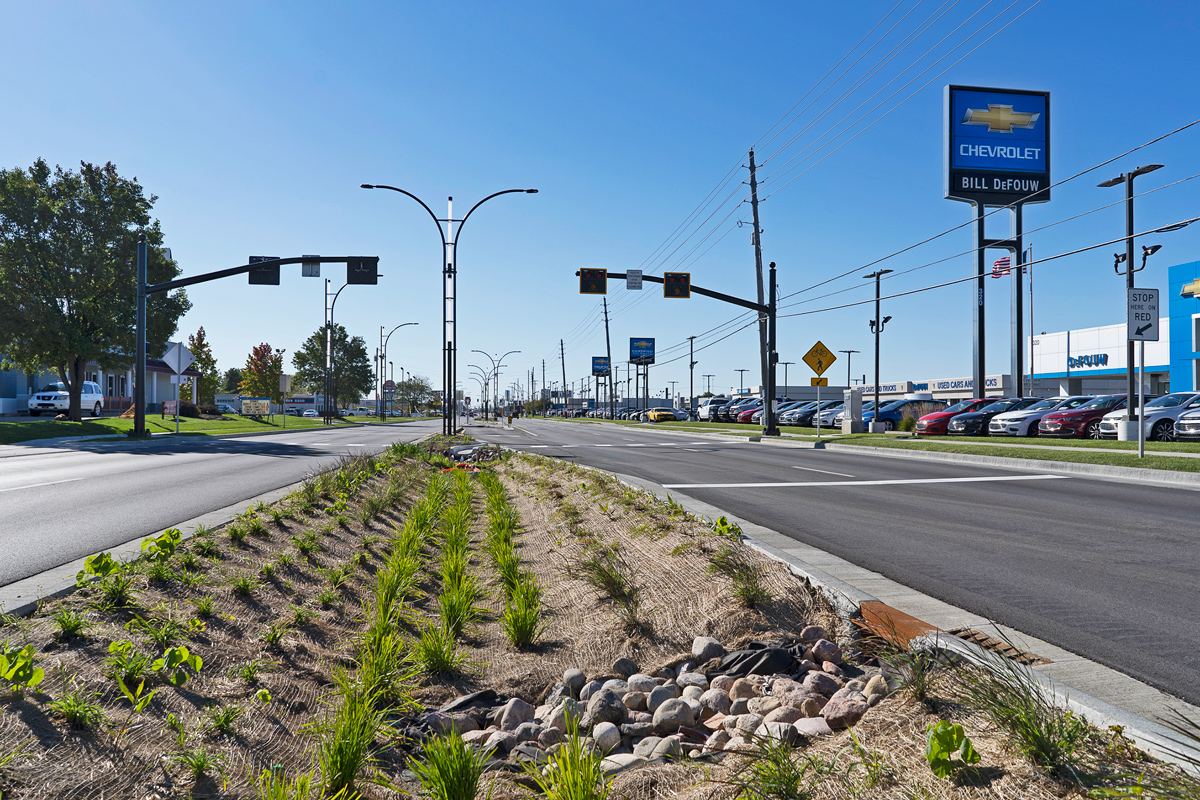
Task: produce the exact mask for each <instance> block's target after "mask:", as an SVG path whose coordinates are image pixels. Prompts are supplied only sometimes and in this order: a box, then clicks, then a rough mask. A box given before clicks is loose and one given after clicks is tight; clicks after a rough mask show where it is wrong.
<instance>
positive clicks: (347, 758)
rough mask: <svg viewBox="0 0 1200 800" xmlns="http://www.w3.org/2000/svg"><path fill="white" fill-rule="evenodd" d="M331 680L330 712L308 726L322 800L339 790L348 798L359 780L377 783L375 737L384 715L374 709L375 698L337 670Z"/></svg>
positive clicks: (328, 702) (328, 703)
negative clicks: (314, 740) (313, 740)
mask: <svg viewBox="0 0 1200 800" xmlns="http://www.w3.org/2000/svg"><path fill="white" fill-rule="evenodd" d="M334 680H335V682H336V684H337V688H336V689H335V691H334V699H333V700H332V701H327V705H328V706H332V709H331V710H327V711H326V712H325V715H324V716H323V717H322V718H321V719H320V720H318V721H316V722H314V723H313V724H312V730H313V732H314V733H315V734H316V738H317V760H318V761H319V762H320V764H321V775H322V778H323V781H324V784H325V793H326V796H330V795H337V793H338V792H341V791H343V790H346V793H347V795H350V790H352V789H353V788H354V783H355V781H356V780H358V779H359V778H360V777H365V778H366V780H368V781H372V782H376V781H378V780H379V774H378V771H377V770H376V769H375V768H374V764H375V760H376V754H377V750H376V747H375V737H376V735H377V734H378V733H379V730H380V728H381V727H382V726H383V714H384V712H383V711H381V710H380V709H378V708H377V707H376V703H375V698H374V697H372V696H371V695H370V694H368V693H367V692H366V691H364V690H363V689H362V688H361V687H360V686H358V685H357V684H356V683H355V681H354V680H353V679H352V678H350V677H349V676H348V675H347V674H346V673H345V672H344V671H341V670H339V671H338V673H337V674H336V675H335V676H334ZM363 773H367V775H365V776H364V775H363Z"/></svg>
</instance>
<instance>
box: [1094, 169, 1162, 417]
mask: <svg viewBox="0 0 1200 800" xmlns="http://www.w3.org/2000/svg"><path fill="white" fill-rule="evenodd" d="M1162 166H1163V165H1162V164H1147V165H1146V166H1144V167H1138V168H1137V169H1135V170H1133V171H1132V172H1126V173H1123V174H1121V175H1118V176H1117V177H1115V178H1112V179H1110V180H1107V181H1105V182H1104V183H1100V184H1097V186H1100V187H1103V188H1108V187H1110V186H1120V185H1121V184H1124V185H1125V253H1124V254H1123V255H1122V254H1120V253H1118V254H1117V263H1116V264H1115V265H1113V269H1115V270H1116V271H1117V274H1118V275H1120V274H1121V266H1120V265H1121V262H1122V261H1123V262H1125V288H1126V289H1127V290H1128V289H1132V288H1134V286H1133V273H1135V272H1141V269H1134V268H1133V179H1134V178H1136V177H1137V176H1139V175H1145V174H1146V173H1147V172H1154V171H1155V170H1156V169H1162ZM1145 266H1146V260H1145V259H1144V258H1143V259H1142V268H1143V269H1144V268H1145ZM1126 333H1127V334H1128V331H1126ZM1126 339H1128V341H1127V342H1126V348H1127V350H1126V353H1125V359H1126V360H1125V419H1124V420H1122V421H1121V422H1118V423H1117V438H1118V439H1121V440H1123V441H1130V440H1132V439H1133V438H1134V437H1136V431H1137V428H1135V427H1134V426H1135V425H1141V424H1142V423H1141V416H1142V410H1141V409H1140V408H1139V409H1138V417H1137V419H1136V421H1135V419H1134V416H1133V397H1134V384H1133V340H1132V339H1129V337H1128V336H1126Z"/></svg>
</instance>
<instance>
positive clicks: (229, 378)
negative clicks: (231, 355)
mask: <svg viewBox="0 0 1200 800" xmlns="http://www.w3.org/2000/svg"><path fill="white" fill-rule="evenodd" d="M241 382H242V371H241V370H240V369H238V368H237V367H233V368H232V369H228V370H226V371H225V382H224V385H223V387H222V388H224V389H225V391H226V392H236V391H237V390H238V384H239V383H241Z"/></svg>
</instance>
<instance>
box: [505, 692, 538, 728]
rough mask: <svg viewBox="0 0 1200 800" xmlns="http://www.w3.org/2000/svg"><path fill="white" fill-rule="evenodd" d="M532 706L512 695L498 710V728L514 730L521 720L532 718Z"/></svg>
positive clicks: (525, 720)
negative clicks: (500, 710) (502, 707)
mask: <svg viewBox="0 0 1200 800" xmlns="http://www.w3.org/2000/svg"><path fill="white" fill-rule="evenodd" d="M533 711H534V708H533V706H531V705H530V704H529V703H526V702H525V701H524V700H522V699H521V698H519V697H514V698H513V699H511V700H509V701H508V702H507V703H505V704H504V710H503V711H502V712H500V730H502V731H510V732H511V731H515V730H516V729H517V726H518V725H520V724H521V723H522V722H529V721H530V720H531V719H533Z"/></svg>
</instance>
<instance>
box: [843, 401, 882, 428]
mask: <svg viewBox="0 0 1200 800" xmlns="http://www.w3.org/2000/svg"><path fill="white" fill-rule="evenodd" d="M844 406H845V404H844V403H843V409H842V410H841V411H839V412H838V414H837V416H836V417H834V418H833V427H835V428H840V427H842V422H843V421H845V419H846V410H845V408H844ZM874 407H875V401H874V400H867V401H866V402H864V403H863V404H862V408H861V409H860V411H861V412H862V413H864V414H865V413H866V412H868V411H870V410H871V409H872V408H874Z"/></svg>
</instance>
